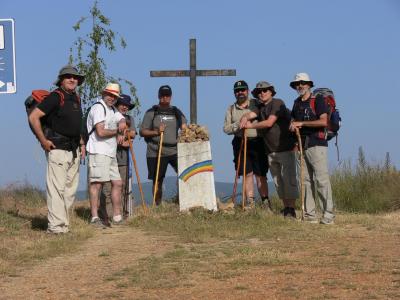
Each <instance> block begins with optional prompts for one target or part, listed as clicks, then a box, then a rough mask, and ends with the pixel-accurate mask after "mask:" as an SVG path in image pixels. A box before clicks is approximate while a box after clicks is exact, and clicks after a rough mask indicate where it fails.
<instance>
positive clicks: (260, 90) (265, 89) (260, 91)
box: [257, 88, 270, 94]
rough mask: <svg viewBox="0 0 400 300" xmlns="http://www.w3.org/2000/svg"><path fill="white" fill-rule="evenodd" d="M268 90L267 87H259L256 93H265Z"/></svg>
mask: <svg viewBox="0 0 400 300" xmlns="http://www.w3.org/2000/svg"><path fill="white" fill-rule="evenodd" d="M268 91H270V89H268V88H263V89H259V90H258V93H257V94H261V93H266V92H268Z"/></svg>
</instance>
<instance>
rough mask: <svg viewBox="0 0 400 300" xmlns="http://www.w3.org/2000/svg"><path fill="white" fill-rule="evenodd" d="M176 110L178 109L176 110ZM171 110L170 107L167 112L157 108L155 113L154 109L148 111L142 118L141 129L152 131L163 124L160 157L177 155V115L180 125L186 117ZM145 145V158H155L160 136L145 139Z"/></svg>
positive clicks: (184, 121)
mask: <svg viewBox="0 0 400 300" xmlns="http://www.w3.org/2000/svg"><path fill="white" fill-rule="evenodd" d="M177 110H178V109H177ZM172 111H173V108H172V107H170V108H168V109H167V110H162V109H161V108H158V111H157V113H155V110H154V109H149V110H148V111H147V112H146V113H145V115H144V117H143V122H142V125H141V127H140V128H141V129H149V130H154V129H156V128H159V127H160V123H161V122H162V123H164V124H165V125H166V126H165V131H164V137H163V147H162V150H161V151H162V153H161V156H172V155H176V153H177V142H178V130H179V128H178V122H177V115H178V116H180V118H181V124H186V122H187V121H186V117H185V116H184V115H183V113H182V112H181V111H180V110H178V113H177V114H175V113H174V112H172ZM146 143H147V152H146V156H147V157H157V155H158V148H159V143H160V136H154V137H151V138H146Z"/></svg>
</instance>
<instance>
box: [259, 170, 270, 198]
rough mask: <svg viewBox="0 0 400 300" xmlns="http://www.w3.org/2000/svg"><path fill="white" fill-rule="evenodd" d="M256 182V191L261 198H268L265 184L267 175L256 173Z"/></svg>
mask: <svg viewBox="0 0 400 300" xmlns="http://www.w3.org/2000/svg"><path fill="white" fill-rule="evenodd" d="M256 183H257V189H258V193H259V194H260V197H261V198H262V199H264V198H268V184H267V177H265V176H258V175H256Z"/></svg>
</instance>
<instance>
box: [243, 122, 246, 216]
mask: <svg viewBox="0 0 400 300" xmlns="http://www.w3.org/2000/svg"><path fill="white" fill-rule="evenodd" d="M243 140H244V141H243V148H244V150H243V178H242V210H244V202H245V201H246V156H247V129H246V128H245V129H244V130H243Z"/></svg>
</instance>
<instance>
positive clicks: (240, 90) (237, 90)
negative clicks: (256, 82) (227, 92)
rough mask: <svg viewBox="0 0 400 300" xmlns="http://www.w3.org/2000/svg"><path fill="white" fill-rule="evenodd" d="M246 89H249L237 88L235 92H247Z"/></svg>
mask: <svg viewBox="0 0 400 300" xmlns="http://www.w3.org/2000/svg"><path fill="white" fill-rule="evenodd" d="M245 91H247V89H236V90H235V93H240V92H245Z"/></svg>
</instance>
